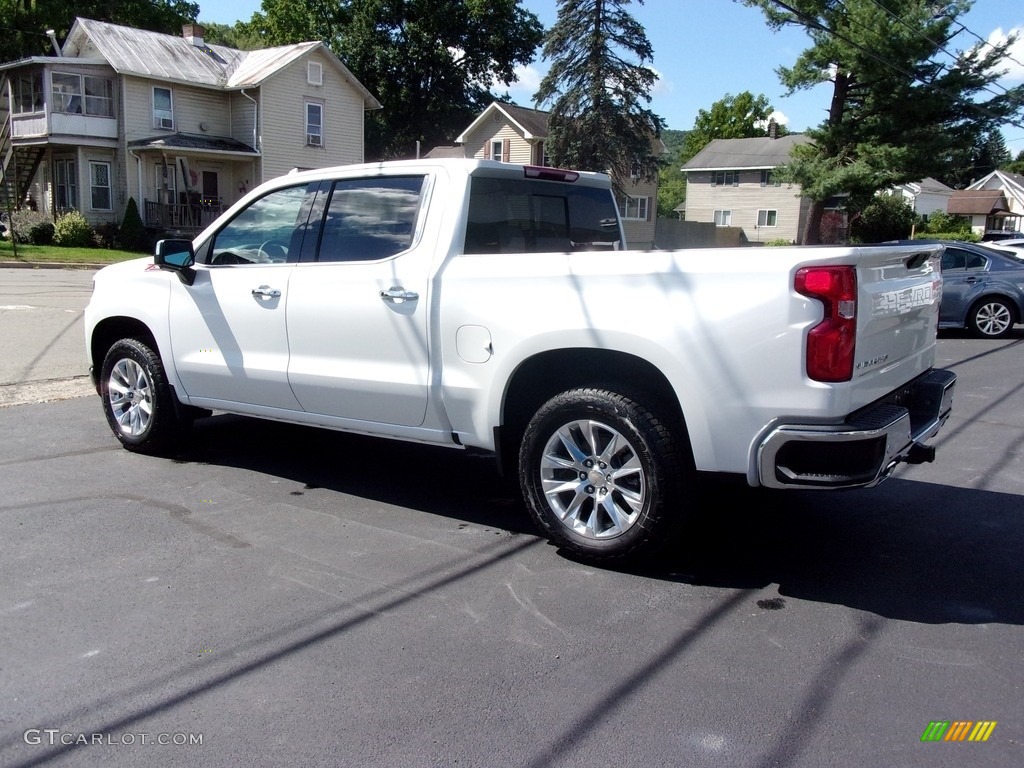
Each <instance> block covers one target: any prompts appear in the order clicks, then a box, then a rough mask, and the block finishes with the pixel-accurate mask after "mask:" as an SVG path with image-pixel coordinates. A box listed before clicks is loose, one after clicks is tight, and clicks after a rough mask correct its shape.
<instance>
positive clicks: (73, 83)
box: [50, 72, 114, 117]
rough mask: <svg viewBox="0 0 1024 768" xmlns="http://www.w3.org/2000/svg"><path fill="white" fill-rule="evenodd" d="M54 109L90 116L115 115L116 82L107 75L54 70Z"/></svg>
mask: <svg viewBox="0 0 1024 768" xmlns="http://www.w3.org/2000/svg"><path fill="white" fill-rule="evenodd" d="M50 83H51V88H50V92H51V93H52V94H53V99H52V101H53V111H54V112H62V113H64V114H72V115H88V116H90V117H113V116H114V82H113V81H112V80H108V79H107V78H105V77H94V76H92V75H79V74H74V73H71V72H54V73H53V75H52V76H51V79H50Z"/></svg>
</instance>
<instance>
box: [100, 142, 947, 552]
mask: <svg viewBox="0 0 1024 768" xmlns="http://www.w3.org/2000/svg"><path fill="white" fill-rule="evenodd" d="M624 244H625V240H624V237H623V231H622V226H621V223H620V221H619V217H618V210H617V206H616V202H615V197H614V196H613V193H612V189H611V185H610V182H609V178H608V177H607V176H606V175H603V174H592V173H584V172H575V171H564V170H558V169H553V168H546V167H534V166H522V165H511V164H507V163H500V162H495V161H485V160H417V161H400V162H390V163H381V164H372V165H357V166H346V167H338V168H331V169H326V170H317V171H309V172H300V173H294V174H290V175H286V176H283V177H280V178H278V179H275V180H272V181H270V182H267V183H265V184H263V185H262V186H260V187H259V188H257V189H255V190H253V191H252V192H250V193H249V194H248V195H246V196H245V197H244V198H243V199H241V200H240V201H239V202H238V203H236V204H235V205H234V206H232V207H231V208H230V209H229V210H228V211H226V212H225V213H224V214H223V215H222V216H221V217H220V218H219V219H218V220H217V221H216V222H215V223H214V224H213V225H211V226H210V227H209V228H207V229H206V230H205V231H203V232H202V233H201V234H200V235H199V236H198V237H196V238H195V240H163V241H161V242H160V243H159V244H158V245H157V248H156V253H155V255H154V256H153V257H150V258H143V259H139V260H135V261H130V262H125V263H121V264H117V265H113V266H110V267H107V268H105V269H103V270H101V271H100V272H98V273H97V275H96V278H95V284H94V290H93V294H92V298H91V301H90V303H89V305H88V308H87V310H86V313H85V320H86V322H85V333H86V349H87V354H88V358H89V362H90V370H91V373H92V377H93V381H94V382H95V384H96V388H97V392H98V394H99V396H100V398H101V401H102V405H103V410H104V413H105V414H106V419H107V421H108V422H109V424H110V427H111V429H112V430H113V433H114V435H115V436H116V437H117V439H118V440H119V441H120V442H121V444H122V445H123V446H124V447H125V448H127V449H128V450H132V451H141V452H149V453H159V452H161V451H165V450H167V449H168V448H169V447H170V446H171V445H173V444H174V443H175V442H177V441H179V440H181V439H182V437H183V436H185V435H187V434H188V430H187V426H188V425H190V423H191V422H192V420H194V419H196V418H197V417H202V416H204V415H209V414H210V413H211V412H213V411H222V412H231V413H235V414H244V415H248V416H253V417H259V418H264V419H276V420H279V421H285V422H292V423H296V424H305V425H314V426H317V427H325V428H328V429H335V430H344V431H348V432H356V433H360V434H364V435H374V436H377V437H381V438H391V439H397V440H411V441H417V442H420V443H428V444H431V445H436V446H448V447H453V448H465V447H473V448H476V449H483V450H485V451H492V452H493V453H494V454H495V456H496V457H497V460H498V462H499V464H500V466H501V468H502V469H503V471H505V472H507V473H512V475H513V476H518V479H519V484H520V486H521V489H522V493H523V497H524V499H525V501H526V505H527V507H528V509H529V511H530V514H531V515H532V517H533V518H534V520H535V521H536V523H537V525H538V526H539V528H540V530H541V531H542V532H543V533H544V534H545V535H546V536H548V537H549V538H550V539H552V540H553V541H554V542H555V543H557V544H558V545H560V546H561V547H563V548H565V549H567V550H569V551H570V552H571V553H572V554H574V555H575V556H577V557H582V558H585V559H589V560H591V561H598V562H601V561H605V562H606V561H613V560H624V559H628V558H636V557H639V556H641V555H642V554H644V553H645V552H649V551H651V550H652V549H653V548H655V547H659V546H662V545H663V544H664V543H666V542H667V541H669V540H671V537H672V535H673V534H674V532H675V531H676V530H677V529H678V528H679V526H680V523H682V522H683V521H684V520H685V519H686V518H687V516H688V515H690V514H691V513H692V512H693V511H694V510H693V506H694V494H693V491H694V488H695V483H696V482H697V480H698V478H699V476H700V475H699V473H729V474H732V475H737V476H742V477H744V478H745V479H746V482H747V483H748V484H749V485H751V486H764V487H768V488H777V489H782V488H800V489H809V488H813V489H837V488H855V487H868V486H872V485H875V484H877V483H879V482H880V481H882V480H883V479H885V478H886V477H888V476H889V475H890V474H891V473H892V472H893V470H894V469H895V468H896V467H897V465H898V464H900V463H901V462H909V463H920V462H923V461H931V460H932V459H933V458H934V448H932V447H930V446H929V445H927V444H926V441H927V440H929V439H930V438H932V437H933V436H934V435H935V434H936V433H937V432H938V431H939V429H940V427H941V426H942V424H943V423H944V422H945V420H946V418H947V417H948V415H949V413H950V408H951V404H952V398H953V392H954V388H955V381H956V377H955V375H954V374H953V373H951V372H948V371H945V370H941V369H935V368H934V367H933V361H934V356H935V344H936V326H937V321H938V308H939V300H940V297H941V292H942V278H941V274H940V270H939V260H940V258H941V252H942V248H941V246H936V245H921V246H917V245H877V246H862V247H855V246H849V247H847V246H837V247H783V248H753V247H750V248H731V249H688V250H677V251H662V250H651V251H636V250H627V249H626V248H625V247H624Z"/></svg>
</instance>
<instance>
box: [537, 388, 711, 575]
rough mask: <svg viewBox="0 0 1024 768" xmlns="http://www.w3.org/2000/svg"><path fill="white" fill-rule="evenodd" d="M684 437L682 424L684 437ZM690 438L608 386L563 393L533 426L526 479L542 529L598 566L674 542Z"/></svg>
mask: <svg viewBox="0 0 1024 768" xmlns="http://www.w3.org/2000/svg"><path fill="white" fill-rule="evenodd" d="M677 431H680V432H682V431H683V430H682V427H681V425H680V427H679V430H677ZM688 449H689V445H688V443H686V442H685V434H680V435H678V436H677V435H675V434H673V431H672V430H671V429H670V428H669V426H668V425H667V424H666V423H665V422H664V421H662V420H660V419H659V418H657V417H656V416H655V415H654V414H653V413H652V412H651V411H649V410H648V409H647V408H646V407H644V406H643V405H642V404H640V403H639V402H637V401H635V400H633V399H631V398H629V397H627V396H625V395H622V394H619V393H616V392H611V391H607V390H602V389H589V388H588V389H576V390H571V391H568V392H563V393H562V394H560V395H557V396H555V397H553V398H552V399H551V400H549V401H548V402H547V403H545V404H544V405H543V406H542V407H541V408H540V410H538V411H537V413H536V414H535V415H534V417H533V418H532V419H531V420H530V422H529V424H528V425H527V428H526V432H525V435H524V437H523V442H522V445H521V447H520V452H519V479H520V484H521V486H522V489H523V494H524V497H525V499H526V502H527V506H528V508H529V510H530V513H531V515H532V516H533V518H534V520H535V521H536V523H537V525H538V526H539V527H540V528H541V529H542V530H543V531H544V533H545V534H546V535H547V536H548V537H549V538H550V539H551V540H552V541H554V542H555V543H556V544H558V545H559V546H561V547H563V548H565V549H566V550H567V551H569V552H571V553H573V554H574V555H576V556H578V557H580V558H582V559H586V560H589V561H592V562H608V561H624V560H634V559H637V558H639V557H640V556H641V555H645V554H650V553H652V552H654V551H655V550H657V549H660V548H661V546H663V545H664V544H667V543H668V542H669V541H670V540H671V538H672V536H673V534H674V532H675V530H676V528H677V526H678V525H679V524H680V522H681V520H682V517H683V515H684V513H685V512H686V509H685V504H684V499H683V497H684V491H685V490H686V489H687V488H689V487H692V485H693V483H694V478H695V471H694V469H693V461H692V458H691V457H690V454H689V450H688Z"/></svg>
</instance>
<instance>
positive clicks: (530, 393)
mask: <svg viewBox="0 0 1024 768" xmlns="http://www.w3.org/2000/svg"><path fill="white" fill-rule="evenodd" d="M581 387H597V388H604V389H609V390H613V391H616V392H619V393H620V394H624V395H627V396H631V397H632V398H634V399H637V400H642V401H643V402H644V403H645V404H646V405H647V407H648V408H650V409H651V410H652V411H655V412H657V413H658V415H659V417H660V418H663V419H665V420H666V421H668V422H669V423H670V424H671V426H672V427H673V428H674V429H677V430H680V431H679V432H678V434H679V435H680V439H681V440H683V441H685V442H686V443H687V447H689V445H688V443H689V437H688V436H687V433H686V420H685V417H684V415H683V409H682V406H681V404H680V402H679V399H678V397H677V396H676V393H675V391H674V390H673V388H672V385H671V383H670V382H669V380H668V379H667V378H666V377H665V374H664V373H662V371H660V370H659V369H658V368H657V367H656V366H655V365H653V364H652V363H651V362H650V361H648V360H644V359H643V358H641V357H637V356H636V355H631V354H629V353H628V352H621V351H616V350H607V349H588V348H567V349H557V350H548V351H545V352H541V353H538V354H536V355H534V356H532V357H530V358H528V359H526V360H524V361H523V362H522V363H521V364H520V365H519V367H518V368H516V370H515V372H514V373H513V375H512V377H511V378H510V379H509V382H508V385H507V386H506V388H505V393H504V396H503V399H502V408H501V425H500V426H499V427H497V428H496V429H495V433H496V434H495V440H494V444H495V450H496V451H497V454H498V462H499V465H500V467H501V470H502V472H503V473H505V474H506V475H510V476H513V475H514V474H515V471H516V461H517V456H518V446H519V442H520V440H521V439H522V436H523V432H524V430H525V429H526V424H527V422H529V420H530V418H531V417H532V416H533V414H534V413H536V412H537V410H538V409H539V408H540V407H541V406H542V405H543V404H544V403H546V402H547V401H548V400H550V399H551V398H552V397H554V396H555V395H557V394H558V393H560V392H564V391H566V390H569V389H576V388H581Z"/></svg>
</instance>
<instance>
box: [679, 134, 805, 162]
mask: <svg viewBox="0 0 1024 768" xmlns="http://www.w3.org/2000/svg"><path fill="white" fill-rule="evenodd" d="M810 142H811V139H810V137H809V136H805V135H804V134H802V133H789V134H786V135H785V136H779V137H778V138H777V139H772V138H769V137H767V136H759V137H755V138H753V139H714V140H713V141H712V142H711V143H710V144H708V145H707V146H706V147H704V149H702V150H701V151H700V152H698V153H697V154H696V155H694V156H693V157H692V158H690V160H689V161H687V163H686V164H685V165H684V166H683V168H682V169H683V170H684V171H728V170H740V169H758V168H767V169H771V168H778V167H779V166H780V165H786V163H788V162H789V153H790V152H792V150H793V147H795V146H798V145H800V144H809V143H810Z"/></svg>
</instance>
